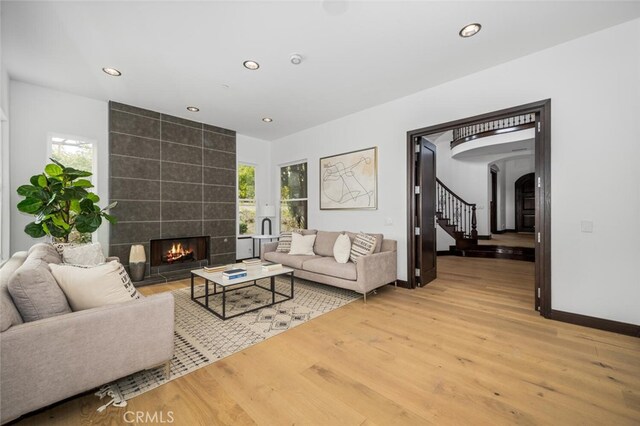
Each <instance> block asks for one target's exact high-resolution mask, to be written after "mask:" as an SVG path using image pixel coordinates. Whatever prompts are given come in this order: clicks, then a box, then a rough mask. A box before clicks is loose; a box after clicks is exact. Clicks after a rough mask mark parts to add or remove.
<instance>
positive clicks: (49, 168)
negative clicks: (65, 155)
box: [44, 164, 62, 176]
mask: <svg viewBox="0 0 640 426" xmlns="http://www.w3.org/2000/svg"><path fill="white" fill-rule="evenodd" d="M44 172H45V173H46V174H48V175H49V176H60V175H61V174H62V167H60V166H58V165H57V164H47V165H46V166H45V167H44Z"/></svg>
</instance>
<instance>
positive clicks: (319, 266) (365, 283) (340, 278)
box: [261, 230, 398, 303]
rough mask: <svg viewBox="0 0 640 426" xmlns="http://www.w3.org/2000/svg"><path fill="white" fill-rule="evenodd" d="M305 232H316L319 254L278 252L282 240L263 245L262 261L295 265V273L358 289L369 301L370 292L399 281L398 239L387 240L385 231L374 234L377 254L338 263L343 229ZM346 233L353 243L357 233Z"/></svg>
mask: <svg viewBox="0 0 640 426" xmlns="http://www.w3.org/2000/svg"><path fill="white" fill-rule="evenodd" d="M303 233H304V234H310V233H311V234H313V233H315V234H316V240H315V243H314V245H313V252H314V253H315V256H301V255H290V254H288V253H278V252H276V248H277V247H278V243H277V242H272V243H266V244H264V245H263V246H262V252H261V253H262V254H261V258H262V260H265V261H269V262H274V263H281V264H283V265H284V266H288V267H290V268H293V269H294V270H295V272H294V275H295V276H296V277H299V278H303V279H307V280H310V281H315V282H318V283H322V284H328V285H332V286H334V287H340V288H346V289H348V290H353V291H356V292H358V293H360V294H362V295H363V296H364V301H365V303H366V301H367V293H368V292H370V291H372V290H375V289H376V288H378V287H381V286H384V285H387V284H392V283H393V284H395V283H396V279H397V270H398V268H397V256H398V254H397V246H398V243H397V241H395V240H389V239H384V238H383V235H382V234H370V235H375V236H376V248H375V250H374V252H373V254H370V255H367V256H363V257H361V258H360V260H358V263H353V262H351V261H349V262H347V263H338V262H336V260H335V258H334V257H333V245H334V244H335V242H336V239H337V238H338V235H340V234H342V232H330V231H316V230H304V232H303ZM346 234H347V235H349V238H350V239H351V242H353V240H354V238H355V237H356V235H357V234H355V233H353V232H346Z"/></svg>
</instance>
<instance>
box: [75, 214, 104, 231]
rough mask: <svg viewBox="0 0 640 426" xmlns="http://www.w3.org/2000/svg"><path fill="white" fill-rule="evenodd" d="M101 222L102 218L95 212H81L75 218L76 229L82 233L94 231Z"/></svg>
mask: <svg viewBox="0 0 640 426" xmlns="http://www.w3.org/2000/svg"><path fill="white" fill-rule="evenodd" d="M101 224H102V218H101V217H100V215H99V214H96V213H90V214H82V215H80V216H78V217H77V218H76V229H77V230H78V232H82V233H85V232H89V233H91V232H95V231H96V229H98V228H99V227H100V225H101Z"/></svg>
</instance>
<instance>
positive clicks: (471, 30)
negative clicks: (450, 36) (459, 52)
mask: <svg viewBox="0 0 640 426" xmlns="http://www.w3.org/2000/svg"><path fill="white" fill-rule="evenodd" d="M481 28H482V25H480V24H478V23H473V24H469V25H465V26H464V27H462V29H461V30H460V33H459V34H460V37H464V38H467V37H471V36H474V35H476V34H478V32H479V31H480V29H481Z"/></svg>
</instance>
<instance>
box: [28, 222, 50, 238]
mask: <svg viewBox="0 0 640 426" xmlns="http://www.w3.org/2000/svg"><path fill="white" fill-rule="evenodd" d="M24 232H25V233H26V234H27V235H29V236H30V237H33V238H41V237H44V236H45V235H46V232H45V231H44V229H42V225H41V224H37V223H35V222H31V223H29V224H27V226H25V227H24Z"/></svg>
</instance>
